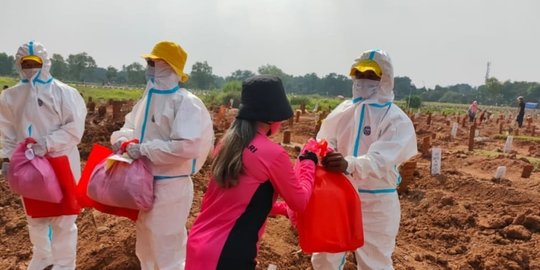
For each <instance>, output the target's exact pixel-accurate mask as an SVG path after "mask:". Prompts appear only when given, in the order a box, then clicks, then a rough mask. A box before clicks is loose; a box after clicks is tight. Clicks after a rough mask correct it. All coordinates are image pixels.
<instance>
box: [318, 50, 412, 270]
mask: <svg viewBox="0 0 540 270" xmlns="http://www.w3.org/2000/svg"><path fill="white" fill-rule="evenodd" d="M349 74H350V76H351V79H352V81H353V84H352V85H353V86H352V96H353V99H352V100H347V101H344V102H343V103H341V104H340V105H339V106H338V107H337V108H335V109H334V110H333V111H332V112H331V113H330V114H329V115H328V117H326V119H325V120H324V121H323V122H322V126H321V129H320V131H319V133H318V134H317V139H326V140H327V141H328V143H329V146H330V147H332V148H334V149H335V150H336V151H335V152H333V153H329V154H327V155H326V157H325V158H324V159H323V160H322V165H323V166H324V167H325V168H326V169H328V170H330V171H336V172H342V173H344V174H346V175H347V177H348V178H349V180H350V181H351V183H352V184H353V186H355V187H356V188H357V191H358V195H359V196H360V200H361V202H362V216H363V227H364V242H365V243H364V246H362V247H361V248H358V249H357V250H355V251H354V252H355V255H356V262H357V267H358V269H377V270H379V269H393V263H392V253H393V252H394V248H395V246H396V236H397V234H398V230H399V221H400V216H401V210H400V205H399V197H398V194H397V190H396V189H397V187H398V185H399V183H400V181H401V177H400V175H399V173H398V169H397V168H398V167H399V165H400V164H402V163H403V162H405V161H407V160H408V159H410V158H411V157H413V156H414V155H416V153H417V145H416V133H415V131H414V126H413V124H412V122H411V120H410V119H409V117H408V116H407V114H405V113H404V112H403V111H402V110H401V109H400V108H399V107H398V106H397V105H395V104H394V103H393V101H394V91H393V90H394V72H393V67H392V62H391V60H390V57H389V56H388V54H387V53H386V52H384V51H381V50H371V51H366V52H364V53H363V54H362V55H361V56H360V58H358V59H356V60H355V62H354V63H353V65H352V67H351V70H350V73H349ZM345 258H346V253H345V252H341V253H314V254H313V255H312V257H311V262H312V265H313V269H315V270H335V269H342V268H343V265H344V264H345Z"/></svg>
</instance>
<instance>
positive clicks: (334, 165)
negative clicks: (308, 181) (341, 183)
mask: <svg viewBox="0 0 540 270" xmlns="http://www.w3.org/2000/svg"><path fill="white" fill-rule="evenodd" d="M322 165H323V167H325V168H326V169H327V170H329V171H334V172H343V173H344V172H346V171H347V167H348V166H349V164H348V163H347V160H345V158H344V157H343V155H342V154H341V153H337V152H332V153H328V154H326V156H325V157H324V158H323V160H322Z"/></svg>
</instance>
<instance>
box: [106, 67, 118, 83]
mask: <svg viewBox="0 0 540 270" xmlns="http://www.w3.org/2000/svg"><path fill="white" fill-rule="evenodd" d="M106 76H107V81H108V82H109V83H112V82H116V79H117V77H118V69H116V68H115V67H113V66H108V67H107V73H106Z"/></svg>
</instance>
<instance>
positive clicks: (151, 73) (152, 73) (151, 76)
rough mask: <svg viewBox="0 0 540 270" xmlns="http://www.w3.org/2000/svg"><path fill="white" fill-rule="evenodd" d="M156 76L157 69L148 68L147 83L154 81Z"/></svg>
mask: <svg viewBox="0 0 540 270" xmlns="http://www.w3.org/2000/svg"><path fill="white" fill-rule="evenodd" d="M155 74H156V67H152V66H147V67H146V72H145V73H144V75H145V77H146V81H149V80H153V79H154V76H155Z"/></svg>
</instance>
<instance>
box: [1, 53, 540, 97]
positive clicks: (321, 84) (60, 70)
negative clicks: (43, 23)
mask: <svg viewBox="0 0 540 270" xmlns="http://www.w3.org/2000/svg"><path fill="white" fill-rule="evenodd" d="M51 61H52V66H51V74H52V75H53V76H54V77H56V78H58V79H60V80H64V81H68V82H84V83H92V84H102V85H109V84H111V85H133V86H143V85H144V84H145V70H146V67H145V66H143V65H141V64H140V63H138V62H133V63H131V64H129V65H123V66H122V68H121V69H117V68H115V67H113V66H108V67H107V68H103V67H99V66H98V65H97V64H96V61H95V60H94V58H92V56H90V55H88V54H87V53H85V52H82V53H78V54H70V55H68V57H67V58H64V57H63V56H62V55H60V54H53V55H52V57H51ZM14 62H15V59H14V57H13V56H10V55H7V54H6V53H0V76H16V75H17V74H16V71H15V67H14ZM257 73H258V74H271V75H276V76H279V77H280V78H281V79H282V80H283V83H284V85H285V88H286V89H287V91H288V92H289V93H294V94H318V95H322V96H338V95H341V96H344V97H350V96H351V86H352V82H351V80H350V78H349V77H348V76H344V75H342V74H336V73H330V74H327V75H325V76H322V77H319V76H318V75H317V74H315V73H307V74H305V75H303V76H294V75H290V74H287V73H285V72H284V71H283V70H281V69H280V68H279V67H277V66H274V65H270V64H267V65H263V66H260V67H259V68H258V69H257ZM255 74H256V73H255V72H253V71H250V70H236V71H234V72H232V73H231V74H230V75H229V76H226V77H221V76H218V75H215V74H214V73H213V71H212V67H211V66H210V65H209V64H208V62H207V61H203V62H196V63H195V64H193V66H192V68H191V73H190V74H189V75H190V80H189V81H188V82H187V83H186V84H185V85H184V86H185V87H187V88H190V89H202V90H217V89H222V88H223V87H224V85H225V84H226V83H227V82H231V81H242V80H243V79H245V78H248V77H250V76H253V75H255ZM394 91H395V95H396V99H399V100H410V99H411V98H412V99H420V100H422V101H436V102H452V103H470V102H472V101H473V100H477V101H478V102H479V103H480V104H485V105H514V104H515V100H516V97H518V96H523V97H524V98H525V101H530V102H539V101H540V83H538V82H516V81H504V82H501V81H499V80H497V79H496V78H488V79H487V80H486V82H485V84H483V85H481V86H478V87H473V86H471V85H469V84H456V85H451V86H444V87H443V86H439V85H437V86H435V88H433V89H431V88H426V87H422V88H418V87H416V86H415V85H414V84H413V83H412V81H411V79H410V78H409V77H407V76H404V77H396V78H395V87H394Z"/></svg>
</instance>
